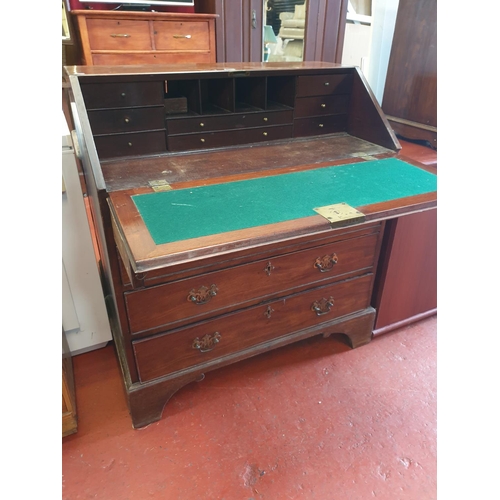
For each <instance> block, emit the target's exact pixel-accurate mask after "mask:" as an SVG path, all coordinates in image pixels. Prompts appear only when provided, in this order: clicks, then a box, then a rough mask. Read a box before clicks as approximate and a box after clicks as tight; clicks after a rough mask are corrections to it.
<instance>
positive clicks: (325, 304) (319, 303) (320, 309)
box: [311, 297, 333, 316]
mask: <svg viewBox="0 0 500 500" xmlns="http://www.w3.org/2000/svg"><path fill="white" fill-rule="evenodd" d="M332 307H333V297H330V298H328V299H325V298H324V297H323V298H322V299H321V300H316V301H315V302H313V303H312V305H311V311H314V312H315V313H316V316H323V315H324V314H328V313H329V312H330V310H331V308H332Z"/></svg>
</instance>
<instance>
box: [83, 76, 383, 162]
mask: <svg viewBox="0 0 500 500" xmlns="http://www.w3.org/2000/svg"><path fill="white" fill-rule="evenodd" d="M259 73H260V74H259ZM283 73H284V74H283ZM195 76H196V77H195ZM359 79H360V75H359V73H358V72H356V71H355V68H341V67H339V68H333V69H330V70H329V71H323V72H322V71H315V72H314V73H312V74H308V73H307V72H305V73H304V74H302V73H301V74H299V75H297V74H296V72H295V73H293V72H292V74H287V72H286V71H276V72H272V73H271V74H269V72H267V74H266V72H265V71H261V72H259V71H245V70H243V71H231V70H227V71H222V72H218V71H214V72H211V73H203V72H200V71H198V72H197V74H196V75H194V74H193V73H189V72H188V73H172V74H169V75H164V77H163V78H162V76H161V75H158V76H156V75H151V76H150V78H149V79H148V80H147V81H144V80H141V79H140V78H135V79H133V78H131V77H130V76H128V75H124V76H121V77H111V78H110V79H109V82H106V83H94V82H93V81H92V79H90V81H88V82H87V81H85V80H83V81H82V83H81V90H82V94H83V97H84V100H85V105H86V108H87V113H88V117H89V122H90V125H91V129H92V134H93V136H94V140H95V145H96V149H97V153H98V155H99V157H100V159H101V160H106V159H113V158H123V157H127V158H133V157H137V156H140V157H143V156H147V155H158V154H168V153H177V152H182V151H196V150H207V149H214V148H227V147H232V146H238V145H241V144H251V143H256V144H257V143H266V142H269V141H287V140H290V139H293V138H298V137H312V136H324V135H327V134H339V133H348V134H352V135H353V136H357V137H361V138H365V137H362V135H363V134H362V132H363V126H360V124H359V123H358V122H359V120H358V118H357V116H358V115H359V113H360V111H359V106H360V105H359V102H358V101H359V99H358V100H357V101H356V103H355V104H352V101H353V99H351V96H352V94H353V89H354V91H356V89H355V87H356V85H357V86H358V87H359V85H360V82H359ZM134 80H135V81H134ZM97 89H99V90H97ZM358 93H359V92H358ZM367 102H368V101H367ZM368 104H370V105H371V106H373V105H374V102H373V101H372V100H369V102H368ZM103 123H107V124H108V125H107V126H105V127H103V126H102V124H103ZM358 132H361V135H360V134H359V133H358ZM367 139H369V137H368V138H367ZM373 142H377V141H373ZM389 142H390V141H389Z"/></svg>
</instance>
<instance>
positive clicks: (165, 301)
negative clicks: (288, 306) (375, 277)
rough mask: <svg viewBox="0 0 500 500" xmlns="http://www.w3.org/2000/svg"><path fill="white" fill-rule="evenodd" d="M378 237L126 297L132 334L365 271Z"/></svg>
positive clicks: (327, 247)
mask: <svg viewBox="0 0 500 500" xmlns="http://www.w3.org/2000/svg"><path fill="white" fill-rule="evenodd" d="M378 237H379V233H375V234H369V235H366V236H362V237H359V238H353V239H348V240H343V241H339V242H336V243H331V244H328V245H323V246H320V247H316V248H312V249H308V250H302V251H299V252H294V253H291V254H286V255H278V256H276V257H272V258H269V259H265V260H258V261H255V262H252V263H250V264H245V265H241V266H236V267H232V268H229V269H225V270H222V271H216V272H213V273H206V274H202V275H200V276H196V277H193V278H188V279H184V280H179V281H174V282H172V283H167V284H165V285H160V286H155V287H152V288H148V289H144V290H138V291H135V292H129V293H126V294H125V302H126V305H127V311H128V317H129V324H130V329H131V332H132V333H133V334H134V333H135V334H137V333H140V332H143V331H147V330H152V329H157V328H163V329H164V328H165V327H167V326H169V325H173V324H175V323H178V322H180V321H182V320H184V322H186V321H187V320H189V321H193V320H195V319H196V320H200V319H202V318H206V317H209V316H213V315H214V314H217V313H219V314H220V312H221V311H222V310H224V309H227V308H229V307H232V308H235V307H237V306H242V305H243V304H245V303H246V304H249V303H251V302H252V301H253V302H255V301H257V300H264V299H266V298H270V297H272V296H276V295H277V294H282V295H285V294H286V293H291V291H292V290H294V289H298V288H300V287H302V288H304V287H305V286H308V285H310V286H315V284H319V283H320V282H321V281H324V280H327V279H332V278H333V279H334V278H337V279H340V277H342V276H345V275H348V274H349V273H358V274H361V273H365V272H368V271H369V270H370V269H371V268H372V266H373V265H374V258H375V249H376V246H377V241H378Z"/></svg>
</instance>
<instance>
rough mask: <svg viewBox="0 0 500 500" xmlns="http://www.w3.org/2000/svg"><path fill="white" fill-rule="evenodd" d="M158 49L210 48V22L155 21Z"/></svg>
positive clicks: (156, 45)
mask: <svg viewBox="0 0 500 500" xmlns="http://www.w3.org/2000/svg"><path fill="white" fill-rule="evenodd" d="M153 28H154V40H155V47H156V50H180V51H189V50H209V49H210V36H209V33H210V29H209V25H208V22H173V21H153Z"/></svg>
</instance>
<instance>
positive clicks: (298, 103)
mask: <svg viewBox="0 0 500 500" xmlns="http://www.w3.org/2000/svg"><path fill="white" fill-rule="evenodd" d="M349 97H350V96H349V94H341V95H329V96H315V97H301V98H298V99H296V100H295V118H304V117H308V116H324V115H338V114H346V113H347V111H348V109H349Z"/></svg>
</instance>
